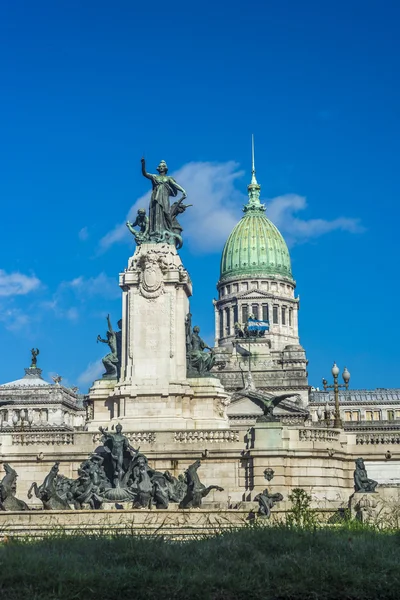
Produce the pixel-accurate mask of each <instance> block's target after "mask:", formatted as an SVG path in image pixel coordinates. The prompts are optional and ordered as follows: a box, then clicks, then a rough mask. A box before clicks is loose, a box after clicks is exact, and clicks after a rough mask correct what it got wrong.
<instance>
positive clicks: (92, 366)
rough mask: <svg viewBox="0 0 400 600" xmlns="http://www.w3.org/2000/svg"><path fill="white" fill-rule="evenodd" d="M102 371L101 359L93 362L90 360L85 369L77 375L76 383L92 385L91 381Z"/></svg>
mask: <svg viewBox="0 0 400 600" xmlns="http://www.w3.org/2000/svg"><path fill="white" fill-rule="evenodd" d="M102 373H104V365H103V363H102V361H101V359H99V360H96V361H95V362H90V363H89V364H88V366H87V367H86V369H85V370H84V371H83V373H81V374H80V375H79V377H78V380H77V381H78V383H79V384H80V385H92V383H93V382H94V381H95V380H96V379H99V377H100V375H101V374H102Z"/></svg>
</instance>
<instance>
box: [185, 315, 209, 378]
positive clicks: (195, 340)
mask: <svg viewBox="0 0 400 600" xmlns="http://www.w3.org/2000/svg"><path fill="white" fill-rule="evenodd" d="M186 324H188V321H187V322H186ZM199 333H200V327H198V326H197V325H196V326H195V327H193V332H192V333H191V334H189V335H188V334H187V336H186V337H187V339H188V354H187V356H186V362H187V377H213V375H211V373H210V371H211V369H212V368H213V366H214V364H215V354H214V351H213V349H212V348H210V346H208V345H207V344H206V343H205V342H204V340H202V339H201V337H200V335H199ZM206 350H209V352H206Z"/></svg>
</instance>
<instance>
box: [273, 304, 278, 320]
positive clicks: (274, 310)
mask: <svg viewBox="0 0 400 600" xmlns="http://www.w3.org/2000/svg"><path fill="white" fill-rule="evenodd" d="M278 308H279V307H278V306H274V308H273V311H272V321H273V322H274V323H278Z"/></svg>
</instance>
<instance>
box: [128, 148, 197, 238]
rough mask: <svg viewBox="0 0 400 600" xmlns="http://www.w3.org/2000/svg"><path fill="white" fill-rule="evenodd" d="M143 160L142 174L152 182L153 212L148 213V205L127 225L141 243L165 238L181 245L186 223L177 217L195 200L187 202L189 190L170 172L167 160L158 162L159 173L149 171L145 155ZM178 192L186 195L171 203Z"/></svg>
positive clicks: (151, 202) (151, 207)
mask: <svg viewBox="0 0 400 600" xmlns="http://www.w3.org/2000/svg"><path fill="white" fill-rule="evenodd" d="M141 162H142V175H143V176H144V177H146V179H150V181H151V184H152V194H151V199H150V206H149V216H147V215H146V210H145V209H144V208H139V210H138V212H137V216H136V219H135V221H134V222H133V223H131V222H130V221H127V223H126V225H127V227H128V229H129V231H130V232H131V233H132V234H133V236H134V238H135V241H136V243H137V244H143V243H144V242H151V243H156V244H157V243H160V242H163V243H168V244H175V245H176V247H177V248H181V247H182V244H183V241H182V226H181V225H180V224H179V222H178V219H177V217H178V216H179V215H181V214H182V213H184V212H185V210H186V209H187V208H188V207H189V206H191V204H183V201H184V200H185V198H186V192H185V190H184V189H183V187H181V186H180V185H179V184H178V183H177V182H176V181H175V179H174V178H173V177H170V176H169V175H168V166H167V163H166V162H165V160H162V161H161V162H160V164H159V165H158V167H157V171H158V174H157V175H155V174H153V173H148V172H147V171H146V162H145V159H144V158H142V160H141ZM178 192H181V193H182V197H181V198H180V200H178V201H177V202H174V203H173V204H172V205H171V204H170V197H176V196H177V195H178ZM135 227H139V229H138V230H136V229H134V228H135Z"/></svg>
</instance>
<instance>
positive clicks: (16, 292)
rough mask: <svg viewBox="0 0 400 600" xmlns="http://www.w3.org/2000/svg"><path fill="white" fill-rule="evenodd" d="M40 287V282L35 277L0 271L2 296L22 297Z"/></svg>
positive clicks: (0, 292) (0, 293)
mask: <svg viewBox="0 0 400 600" xmlns="http://www.w3.org/2000/svg"><path fill="white" fill-rule="evenodd" d="M39 286H40V280H39V279H38V278H37V277H35V276H34V275H31V276H29V275H23V273H17V272H15V273H6V272H5V271H3V270H2V269H0V296H22V295H25V294H29V292H32V291H34V290H36V289H37V288H38V287H39Z"/></svg>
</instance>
